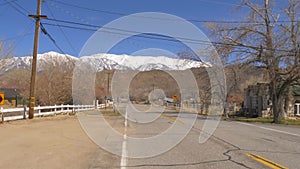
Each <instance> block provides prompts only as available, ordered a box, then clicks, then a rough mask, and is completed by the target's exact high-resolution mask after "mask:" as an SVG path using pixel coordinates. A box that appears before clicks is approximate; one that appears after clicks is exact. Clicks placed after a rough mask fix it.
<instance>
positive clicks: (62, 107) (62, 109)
mask: <svg viewBox="0 0 300 169" xmlns="http://www.w3.org/2000/svg"><path fill="white" fill-rule="evenodd" d="M61 112H64V105H63V104H61Z"/></svg>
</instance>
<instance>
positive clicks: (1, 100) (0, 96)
mask: <svg viewBox="0 0 300 169" xmlns="http://www.w3.org/2000/svg"><path fill="white" fill-rule="evenodd" d="M4 100H5V99H4V94H3V93H0V105H3V104H4Z"/></svg>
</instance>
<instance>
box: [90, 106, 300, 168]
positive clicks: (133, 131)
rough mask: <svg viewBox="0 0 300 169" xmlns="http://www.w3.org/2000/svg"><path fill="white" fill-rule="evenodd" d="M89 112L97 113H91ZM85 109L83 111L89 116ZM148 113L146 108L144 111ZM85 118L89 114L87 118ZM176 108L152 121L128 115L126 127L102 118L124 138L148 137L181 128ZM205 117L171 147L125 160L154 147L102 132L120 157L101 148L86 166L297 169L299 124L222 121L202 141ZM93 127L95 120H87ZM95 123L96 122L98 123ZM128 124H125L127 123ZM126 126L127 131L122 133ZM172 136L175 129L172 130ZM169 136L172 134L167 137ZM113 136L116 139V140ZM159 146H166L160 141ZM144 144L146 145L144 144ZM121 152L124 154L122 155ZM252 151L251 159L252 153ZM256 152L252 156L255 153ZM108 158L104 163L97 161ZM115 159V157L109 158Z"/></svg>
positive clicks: (115, 119)
mask: <svg viewBox="0 0 300 169" xmlns="http://www.w3.org/2000/svg"><path fill="white" fill-rule="evenodd" d="M89 113H90V114H91V116H92V115H95V114H97V113H95V112H89ZM89 113H85V115H86V114H89ZM148 113H149V112H148ZM86 117H89V116H86ZM176 117H177V113H176V112H174V111H168V112H164V115H163V116H159V117H158V118H157V119H156V120H154V121H153V122H151V123H147V124H140V123H137V121H136V120H134V118H131V119H130V117H128V119H130V120H128V121H127V125H126V123H124V117H122V116H113V117H101V118H104V119H106V120H107V121H108V123H109V124H110V125H111V126H112V127H115V128H116V130H118V131H119V132H120V133H121V134H126V138H127V137H135V138H149V137H152V136H155V135H157V134H160V133H162V132H163V131H166V130H167V129H168V128H169V127H171V126H172V125H173V124H174V123H178V124H179V125H178V126H180V127H182V128H185V127H186V126H187V124H186V123H185V121H180V120H176ZM205 120H207V119H206V117H202V116H198V117H197V119H196V122H195V124H194V126H193V128H192V129H191V130H190V132H189V133H188V134H187V136H186V137H184V139H183V140H182V141H181V142H180V143H179V144H177V145H176V146H175V147H174V148H172V149H171V150H169V151H167V152H165V153H162V154H159V155H157V156H155V157H150V158H128V157H127V158H126V155H128V154H130V152H134V151H136V150H141V151H142V150H143V149H144V148H146V149H153V151H155V147H151V146H149V147H141V145H137V146H134V144H130V141H129V140H128V143H127V146H125V148H124V140H126V138H125V137H123V142H122V141H120V139H119V138H118V139H117V138H115V137H111V138H110V136H108V135H109V134H108V135H106V136H105V137H106V141H107V142H109V143H110V144H111V143H112V142H114V143H115V147H118V150H120V151H121V156H116V155H113V154H110V155H111V158H110V157H109V155H107V154H109V153H106V155H105V157H103V156H102V155H101V153H102V152H99V154H97V155H96V156H95V157H94V158H95V160H94V161H93V164H91V165H90V168H122V169H125V168H141V169H142V168H147V169H148V168H150V169H151V168H153V169H154V168H155V169H157V168H230V169H233V168H270V167H268V166H267V165H269V166H271V168H276V167H277V168H284V167H286V168H299V166H300V146H299V144H300V128H299V127H296V126H284V125H272V124H260V123H251V124H250V123H240V122H233V121H220V123H219V126H218V128H217V129H216V131H215V132H214V134H213V135H212V136H211V137H210V138H209V140H208V141H206V142H205V143H202V144H200V143H199V134H200V132H201V130H202V127H203V124H204V122H205ZM89 122H90V124H89V125H91V126H93V124H92V123H93V122H91V121H89ZM96 122H97V121H95V123H96ZM125 126H126V127H125ZM125 128H126V132H122V130H124V129H125ZM173 134H174V133H173ZM170 137H172V135H170ZM114 139H115V140H114ZM159 144H160V145H164V144H167V143H166V142H164V141H163V140H162V141H161V142H160V143H159ZM145 146H147V145H146V144H145ZM123 151H125V152H126V153H125V154H124V152H123ZM251 155H252V157H250V156H251ZM253 156H254V157H253ZM101 158H106V159H110V160H107V161H103V160H99V161H101V163H100V162H98V161H97V159H101ZM112 159H113V160H112Z"/></svg>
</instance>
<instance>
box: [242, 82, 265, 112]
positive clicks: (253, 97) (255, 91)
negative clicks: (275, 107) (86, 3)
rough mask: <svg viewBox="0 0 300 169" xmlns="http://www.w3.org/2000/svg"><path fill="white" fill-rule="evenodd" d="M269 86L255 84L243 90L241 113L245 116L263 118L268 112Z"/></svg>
mask: <svg viewBox="0 0 300 169" xmlns="http://www.w3.org/2000/svg"><path fill="white" fill-rule="evenodd" d="M270 107H271V102H270V96H269V84H268V83H257V84H256V85H249V86H248V87H247V88H246V89H244V104H243V112H244V115H245V116H251V117H264V116H268V113H269V112H270V111H269V110H270Z"/></svg>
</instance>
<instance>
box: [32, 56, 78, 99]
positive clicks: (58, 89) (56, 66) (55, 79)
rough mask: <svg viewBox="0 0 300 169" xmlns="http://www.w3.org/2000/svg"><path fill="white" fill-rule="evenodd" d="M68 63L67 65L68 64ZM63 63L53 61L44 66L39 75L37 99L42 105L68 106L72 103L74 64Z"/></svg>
mask: <svg viewBox="0 0 300 169" xmlns="http://www.w3.org/2000/svg"><path fill="white" fill-rule="evenodd" d="M66 63H67V64H66ZM66 63H65V62H64V63H61V62H60V61H59V60H55V59H53V60H52V62H51V63H49V64H45V65H43V66H42V67H43V69H42V70H41V71H39V73H38V79H37V88H36V92H37V96H38V97H37V99H38V103H39V104H41V105H54V104H68V103H71V102H72V75H73V69H74V62H73V61H71V60H70V61H69V62H66Z"/></svg>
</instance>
